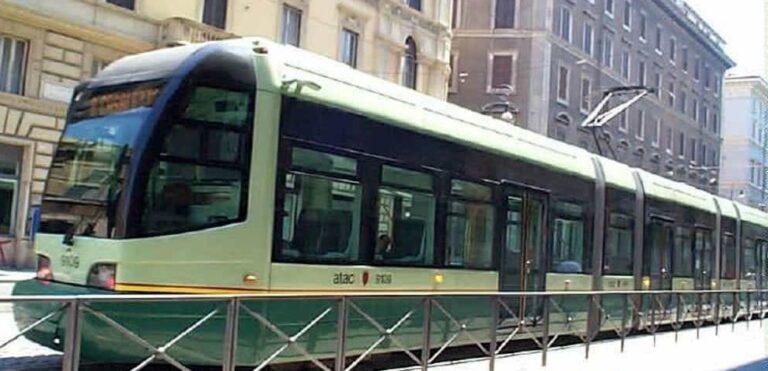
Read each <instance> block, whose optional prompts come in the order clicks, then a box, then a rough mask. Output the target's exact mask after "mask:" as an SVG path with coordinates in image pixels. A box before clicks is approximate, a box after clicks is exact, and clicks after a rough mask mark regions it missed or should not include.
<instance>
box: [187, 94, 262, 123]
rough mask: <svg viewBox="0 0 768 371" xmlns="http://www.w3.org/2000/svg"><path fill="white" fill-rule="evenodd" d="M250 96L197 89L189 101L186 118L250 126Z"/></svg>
mask: <svg viewBox="0 0 768 371" xmlns="http://www.w3.org/2000/svg"><path fill="white" fill-rule="evenodd" d="M248 107H249V95H248V94H246V93H243V92H239V91H230V90H224V89H216V88H211V87H205V86H201V87H197V88H196V89H195V90H194V92H193V93H192V96H191V97H190V99H189V104H188V105H187V109H186V111H185V112H184V118H187V119H192V120H197V121H205V122H214V123H218V124H227V125H237V126H244V125H247V124H248V114H249V109H248Z"/></svg>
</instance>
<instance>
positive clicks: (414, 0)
mask: <svg viewBox="0 0 768 371" xmlns="http://www.w3.org/2000/svg"><path fill="white" fill-rule="evenodd" d="M407 1H408V7H410V8H411V9H416V10H418V11H421V0H407Z"/></svg>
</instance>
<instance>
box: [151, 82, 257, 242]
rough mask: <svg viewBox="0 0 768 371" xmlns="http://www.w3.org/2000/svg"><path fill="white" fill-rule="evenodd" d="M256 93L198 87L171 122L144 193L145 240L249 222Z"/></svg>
mask: <svg viewBox="0 0 768 371" xmlns="http://www.w3.org/2000/svg"><path fill="white" fill-rule="evenodd" d="M252 100H253V96H252V93H248V92H242V91H232V90H227V89H219V88H212V87H205V86H198V87H195V88H194V90H193V92H192V94H191V97H190V99H189V101H188V103H187V106H186V109H185V111H184V112H183V114H181V117H179V118H176V119H173V120H169V123H168V126H165V127H163V128H161V130H164V131H165V132H164V134H162V135H164V137H163V138H162V141H161V143H160V147H159V153H158V154H157V158H156V160H155V162H154V164H153V165H152V167H151V169H150V172H149V178H148V181H147V186H146V187H147V188H146V192H145V194H144V209H143V212H142V219H141V225H140V229H141V232H142V233H143V234H145V235H153V234H164V233H171V232H182V231H187V230H194V229H199V228H203V227H206V226H214V225H222V224H227V223H231V222H235V221H241V220H244V219H245V211H246V207H245V203H246V198H245V194H246V192H247V184H248V173H249V169H248V158H247V157H248V153H249V147H250V137H251V134H250V126H251V125H250V117H252V116H251V113H250V111H251V110H250V108H249V107H250V103H251V101H252Z"/></svg>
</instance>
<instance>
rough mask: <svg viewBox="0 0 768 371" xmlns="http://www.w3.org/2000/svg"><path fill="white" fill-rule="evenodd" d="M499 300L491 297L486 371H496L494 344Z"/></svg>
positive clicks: (496, 297)
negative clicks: (488, 356)
mask: <svg viewBox="0 0 768 371" xmlns="http://www.w3.org/2000/svg"><path fill="white" fill-rule="evenodd" d="M499 300H500V298H499V297H498V296H492V297H491V330H490V339H488V340H489V342H488V353H489V355H490V357H491V358H490V359H489V363H488V370H490V371H494V370H495V369H496V342H497V340H498V339H497V338H496V336H497V332H498V327H499Z"/></svg>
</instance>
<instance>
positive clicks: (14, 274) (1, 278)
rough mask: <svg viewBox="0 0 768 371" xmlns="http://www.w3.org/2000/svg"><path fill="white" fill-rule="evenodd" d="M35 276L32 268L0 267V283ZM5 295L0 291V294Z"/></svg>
mask: <svg viewBox="0 0 768 371" xmlns="http://www.w3.org/2000/svg"><path fill="white" fill-rule="evenodd" d="M34 277H35V272H34V271H32V270H13V269H9V268H0V284H2V283H14V282H18V281H23V280H28V279H30V278H34ZM2 295H5V294H3V293H2V291H0V296H2Z"/></svg>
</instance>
